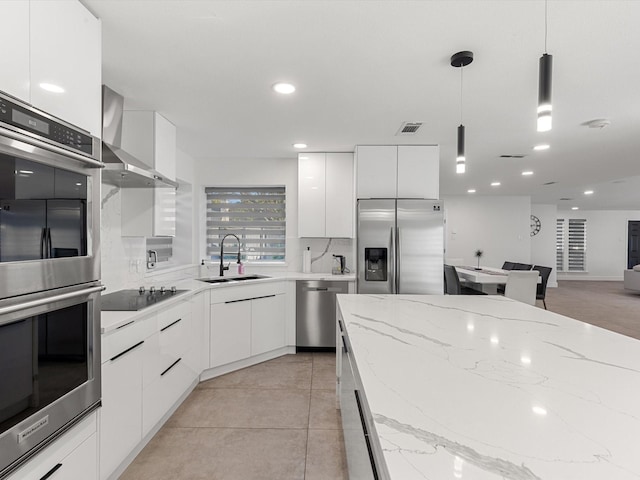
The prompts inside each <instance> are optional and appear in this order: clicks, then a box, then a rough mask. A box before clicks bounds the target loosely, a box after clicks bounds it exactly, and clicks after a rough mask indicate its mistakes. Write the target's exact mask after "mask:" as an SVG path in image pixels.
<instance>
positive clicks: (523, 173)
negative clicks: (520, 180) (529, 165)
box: [522, 170, 533, 177]
mask: <svg viewBox="0 0 640 480" xmlns="http://www.w3.org/2000/svg"><path fill="white" fill-rule="evenodd" d="M522 175H524V176H525V177H526V176H527V175H533V172H532V171H531V170H525V171H524V172H522Z"/></svg>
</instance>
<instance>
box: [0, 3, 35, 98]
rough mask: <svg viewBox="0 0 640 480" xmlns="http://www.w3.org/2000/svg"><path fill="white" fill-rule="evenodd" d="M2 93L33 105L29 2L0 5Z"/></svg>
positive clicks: (0, 76) (0, 78) (0, 87)
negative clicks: (30, 69)
mask: <svg viewBox="0 0 640 480" xmlns="http://www.w3.org/2000/svg"><path fill="white" fill-rule="evenodd" d="M0 17H1V18H2V20H3V21H2V28H0V44H1V45H4V46H5V48H3V49H2V68H0V91H3V92H5V93H8V94H9V95H13V96H14V97H16V98H19V99H20V100H23V101H25V102H29V2H25V1H24V0H3V1H2V2H0Z"/></svg>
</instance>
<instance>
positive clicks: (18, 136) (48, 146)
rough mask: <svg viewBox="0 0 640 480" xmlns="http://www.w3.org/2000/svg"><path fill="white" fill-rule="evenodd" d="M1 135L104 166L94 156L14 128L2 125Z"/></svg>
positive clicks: (80, 160) (87, 162) (99, 166)
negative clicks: (30, 135) (22, 132)
mask: <svg viewBox="0 0 640 480" xmlns="http://www.w3.org/2000/svg"><path fill="white" fill-rule="evenodd" d="M0 135H2V136H3V137H9V138H13V139H14V140H18V141H20V142H25V143H27V144H31V145H35V146H36V147H40V148H43V149H45V150H49V151H50V152H54V153H58V154H60V155H64V156H65V157H71V158H73V159H74V160H78V161H79V162H83V163H86V164H88V165H91V166H92V167H98V168H104V163H102V162H99V161H98V160H93V159H92V158H89V157H85V156H84V155H80V154H78V153H75V152H72V151H71V150H65V149H64V148H60V147H56V146H55V145H51V144H49V143H46V142H43V141H41V140H38V139H37V138H32V137H27V136H26V135H22V134H20V133H17V132H14V131H12V130H9V129H8V128H3V127H0Z"/></svg>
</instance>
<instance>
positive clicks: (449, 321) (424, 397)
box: [338, 295, 640, 480]
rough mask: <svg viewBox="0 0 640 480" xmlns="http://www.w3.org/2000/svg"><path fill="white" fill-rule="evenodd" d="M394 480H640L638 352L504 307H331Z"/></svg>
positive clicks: (343, 298) (364, 298)
mask: <svg viewBox="0 0 640 480" xmlns="http://www.w3.org/2000/svg"><path fill="white" fill-rule="evenodd" d="M338 302H339V307H340V310H341V312H342V315H343V317H344V324H345V328H346V331H347V333H348V336H349V340H350V342H351V347H352V349H351V353H350V355H351V356H352V358H353V359H354V361H355V364H356V368H357V370H358V372H359V376H360V379H361V381H362V387H363V390H364V393H365V396H366V401H367V404H368V407H369V410H370V412H371V414H372V417H373V427H374V429H375V432H373V434H374V435H373V436H374V438H377V440H378V441H379V447H380V448H381V450H382V452H383V457H384V464H385V465H386V467H387V469H388V473H389V475H390V478H392V479H394V480H410V479H430V480H444V479H473V480H498V479H509V480H539V479H544V480H626V479H639V478H640V455H639V452H640V342H639V341H638V340H635V339H632V338H629V337H626V336H623V335H619V334H616V333H613V332H610V331H607V330H603V329H600V328H598V327H594V326H591V325H589V324H586V323H582V322H579V321H577V320H573V319H570V318H567V317H563V316H561V315H557V314H554V313H551V312H548V311H545V310H541V309H539V308H536V307H532V306H529V305H525V304H523V303H519V302H515V301H513V300H509V299H507V298H504V297H499V296H461V295H456V296H406V295H389V296H383V295H339V296H338Z"/></svg>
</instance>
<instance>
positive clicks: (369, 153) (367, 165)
mask: <svg viewBox="0 0 640 480" xmlns="http://www.w3.org/2000/svg"><path fill="white" fill-rule="evenodd" d="M356 165H357V168H356V170H357V182H356V183H357V187H356V191H357V198H429V199H437V198H439V195H440V189H439V185H440V178H439V175H440V147H438V146H437V145H358V146H357V147H356Z"/></svg>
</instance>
